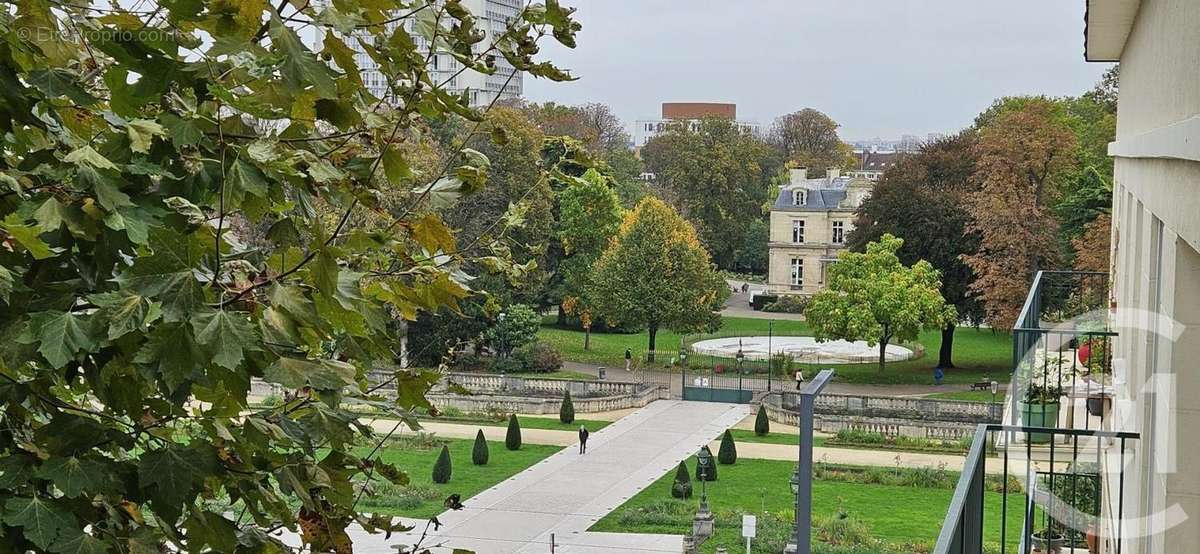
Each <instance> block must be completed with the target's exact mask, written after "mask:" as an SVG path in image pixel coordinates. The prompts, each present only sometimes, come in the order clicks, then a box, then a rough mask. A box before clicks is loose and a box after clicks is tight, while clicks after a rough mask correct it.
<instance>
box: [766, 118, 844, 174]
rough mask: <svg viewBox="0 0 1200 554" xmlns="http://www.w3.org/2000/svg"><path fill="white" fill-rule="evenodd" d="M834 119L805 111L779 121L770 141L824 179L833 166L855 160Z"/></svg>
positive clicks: (771, 130)
mask: <svg viewBox="0 0 1200 554" xmlns="http://www.w3.org/2000/svg"><path fill="white" fill-rule="evenodd" d="M837 128H838V124H837V122H836V121H834V120H833V118H831V117H829V116H827V115H825V114H823V113H821V112H819V111H817V110H814V109H812V108H804V109H802V110H800V111H797V112H792V113H790V114H787V115H783V116H780V117H777V118H775V122H774V123H772V124H771V129H770V131H768V136H769V137H770V141H771V143H772V144H774V145H775V146H776V147H777V148H779V149H780V150H782V151H783V153H784V155H785V156H786V157H787V159H788V160H789V161H791V162H793V163H794V164H795V165H797V166H803V167H807V168H808V169H809V173H808V174H809V176H810V177H820V176H822V175H824V174H825V170H827V169H829V168H831V167H837V168H845V167H847V164H849V163H850V162H851V161H852V160H853V158H852V154H853V152H851V151H850V150H849V149H848V147H847V146H846V144H845V143H843V142H842V139H841V138H839V137H838V133H837Z"/></svg>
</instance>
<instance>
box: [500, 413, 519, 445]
mask: <svg viewBox="0 0 1200 554" xmlns="http://www.w3.org/2000/svg"><path fill="white" fill-rule="evenodd" d="M504 447H505V448H507V449H509V450H520V449H521V424H520V423H518V422H517V414H512V415H510V416H508V433H505V435H504Z"/></svg>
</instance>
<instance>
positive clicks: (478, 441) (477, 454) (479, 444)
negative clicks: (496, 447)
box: [471, 429, 488, 466]
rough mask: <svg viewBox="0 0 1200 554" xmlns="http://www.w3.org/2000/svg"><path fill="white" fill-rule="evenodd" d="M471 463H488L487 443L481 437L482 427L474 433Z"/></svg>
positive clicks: (478, 464) (481, 464) (480, 464)
mask: <svg viewBox="0 0 1200 554" xmlns="http://www.w3.org/2000/svg"><path fill="white" fill-rule="evenodd" d="M471 463H473V464H475V465H477V466H485V465H487V463H488V443H487V439H485V438H483V429H480V430H479V431H477V432H476V433H475V444H474V446H472V447H471Z"/></svg>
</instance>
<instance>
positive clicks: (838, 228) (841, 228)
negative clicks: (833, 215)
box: [833, 221, 846, 244]
mask: <svg viewBox="0 0 1200 554" xmlns="http://www.w3.org/2000/svg"><path fill="white" fill-rule="evenodd" d="M843 242H846V224H845V222H842V221H834V222H833V243H834V244H842V243H843Z"/></svg>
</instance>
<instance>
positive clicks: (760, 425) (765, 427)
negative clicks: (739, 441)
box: [754, 404, 771, 437]
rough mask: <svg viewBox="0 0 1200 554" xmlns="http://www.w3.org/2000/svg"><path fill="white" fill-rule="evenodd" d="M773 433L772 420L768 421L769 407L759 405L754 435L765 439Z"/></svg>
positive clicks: (755, 417) (755, 418)
mask: <svg viewBox="0 0 1200 554" xmlns="http://www.w3.org/2000/svg"><path fill="white" fill-rule="evenodd" d="M770 433H771V420H769V419H767V407H766V406H763V405H762V404H759V405H758V415H756V416H754V434H755V435H758V436H760V437H765V436H767V435H768V434H770Z"/></svg>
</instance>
